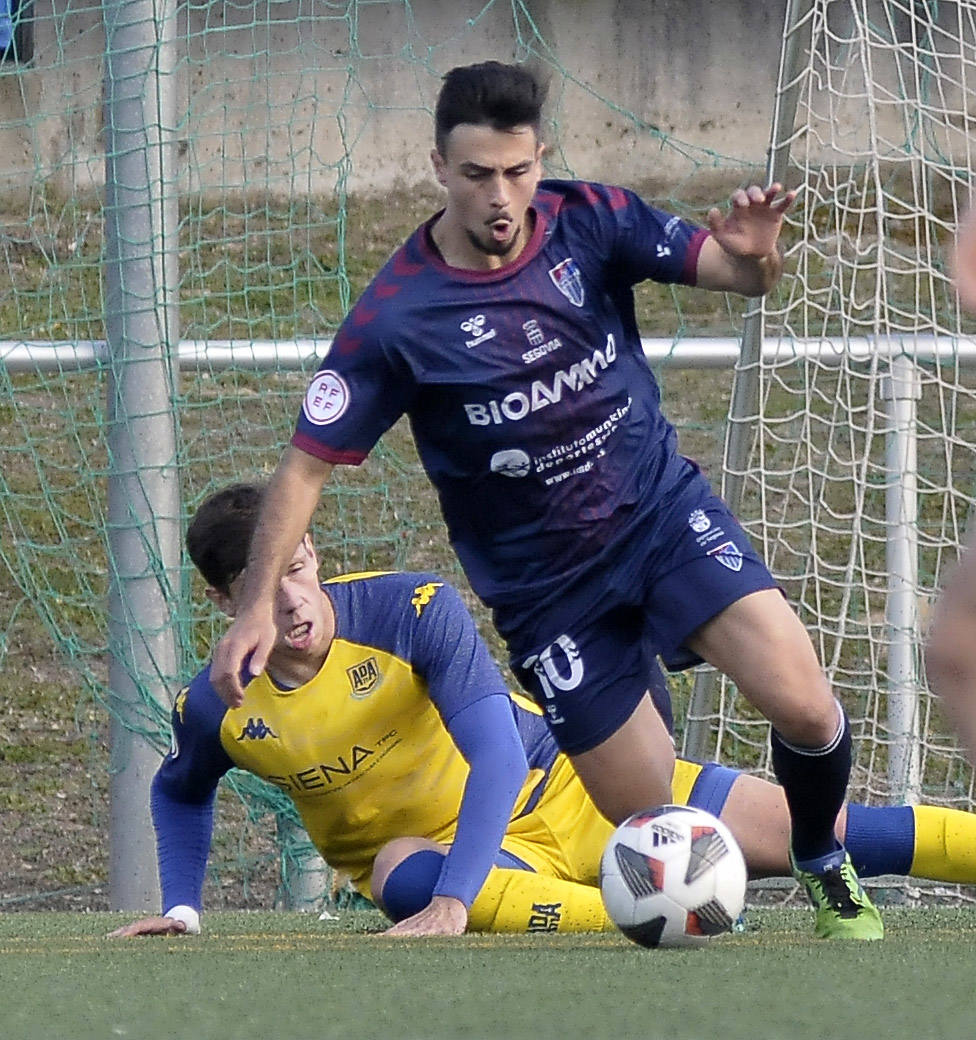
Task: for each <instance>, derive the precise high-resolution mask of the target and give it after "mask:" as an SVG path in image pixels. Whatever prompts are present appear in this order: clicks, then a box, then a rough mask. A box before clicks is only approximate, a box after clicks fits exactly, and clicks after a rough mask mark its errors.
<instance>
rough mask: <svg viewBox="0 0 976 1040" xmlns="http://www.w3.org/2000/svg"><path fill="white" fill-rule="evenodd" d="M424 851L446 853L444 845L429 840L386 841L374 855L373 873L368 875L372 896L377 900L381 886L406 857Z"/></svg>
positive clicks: (395, 839) (404, 839) (401, 839)
mask: <svg viewBox="0 0 976 1040" xmlns="http://www.w3.org/2000/svg"><path fill="white" fill-rule="evenodd" d="M426 849H432V850H433V851H435V852H440V853H445V852H446V851H447V847H446V846H445V845H440V844H438V843H437V842H436V841H431V840H430V839H429V838H414V837H408V838H394V839H393V840H392V841H388V842H387V843H386V844H385V845H384V846H383V847H382V848H381V849H380V851H379V852H378V853H377V854H376V859H374V860H373V871H372V874H371V875H370V883H369V887H370V891H371V892H372V893H373V896H374V897H375V898H377V899H378V898H379V897H380V893H382V891H383V886H384V885H385V884H386V879H387V878H388V877H389V876H390V874H392V873H393V871H394V870H396V868H397V867H398V866H400V864H401V863H402V862H403V861H404V860H405V859H407V857H408V856H412V855H413V854H414V853H415V852H421V851H423V850H426Z"/></svg>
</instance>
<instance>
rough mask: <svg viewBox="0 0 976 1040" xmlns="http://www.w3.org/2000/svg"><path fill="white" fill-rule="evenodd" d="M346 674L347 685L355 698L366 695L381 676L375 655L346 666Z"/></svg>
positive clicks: (374, 687)
mask: <svg viewBox="0 0 976 1040" xmlns="http://www.w3.org/2000/svg"><path fill="white" fill-rule="evenodd" d="M346 675H348V676H349V685H350V686H351V687H352V695H353V697H355V698H356V700H361V699H362V698H363V697H368V696H369V695H370V694H371V693H372V692H373V690H375V689H376V687H377V686H378V685H379V682H380V679H382V678H383V676H382V674H381V673H380V666H379V665H378V664H377V663H376V658H375V657H367V658H366V660H365V661H360V662H359V664H354V665H353V666H352V667H351V668H347V669H346Z"/></svg>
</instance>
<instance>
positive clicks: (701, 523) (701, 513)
mask: <svg viewBox="0 0 976 1040" xmlns="http://www.w3.org/2000/svg"><path fill="white" fill-rule="evenodd" d="M688 526H689V527H690V528H691V529H692V531H694V532H695V534H704V532H705V531H707V530H708V529H709V528H710V527H711V526H712V521H711V520H709V519H708V517H707V515H706V514H705V510H704V509H693V510H692V511H691V512H690V513H689V514H688Z"/></svg>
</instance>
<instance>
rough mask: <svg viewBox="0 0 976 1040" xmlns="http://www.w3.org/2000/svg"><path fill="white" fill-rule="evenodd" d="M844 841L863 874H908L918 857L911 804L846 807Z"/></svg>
mask: <svg viewBox="0 0 976 1040" xmlns="http://www.w3.org/2000/svg"><path fill="white" fill-rule="evenodd" d="M844 844H845V845H846V846H847V851H848V852H849V853H850V854H851V862H852V863H853V864H854V869H855V870H856V871H857V872H858V874H859V875H860V876H861V877H877V876H878V875H879V874H906V875H907V874H908V872H909V871H910V870H911V866H912V859H913V858H914V856H915V813H914V812H913V811H912V807H911V806H910V805H885V806H868V805H856V804H853V803H852V804H851V805H848V807H847V834H846V835H845V837H844Z"/></svg>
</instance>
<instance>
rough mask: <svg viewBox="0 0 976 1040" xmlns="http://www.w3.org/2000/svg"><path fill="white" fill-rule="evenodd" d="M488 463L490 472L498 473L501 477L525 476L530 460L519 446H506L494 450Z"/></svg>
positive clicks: (530, 465)
mask: <svg viewBox="0 0 976 1040" xmlns="http://www.w3.org/2000/svg"><path fill="white" fill-rule="evenodd" d="M490 465H491V471H492V473H500V474H501V475H502V476H503V477H527V476H528V475H529V470H530V469H531V468H532V460H531V459H530V458H529V456H528V455H527V454H526V453H525V452H524V451H522V449H521V448H508V449H507V450H505V451H496V452H495V454H494V455H492V457H491V464H490Z"/></svg>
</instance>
